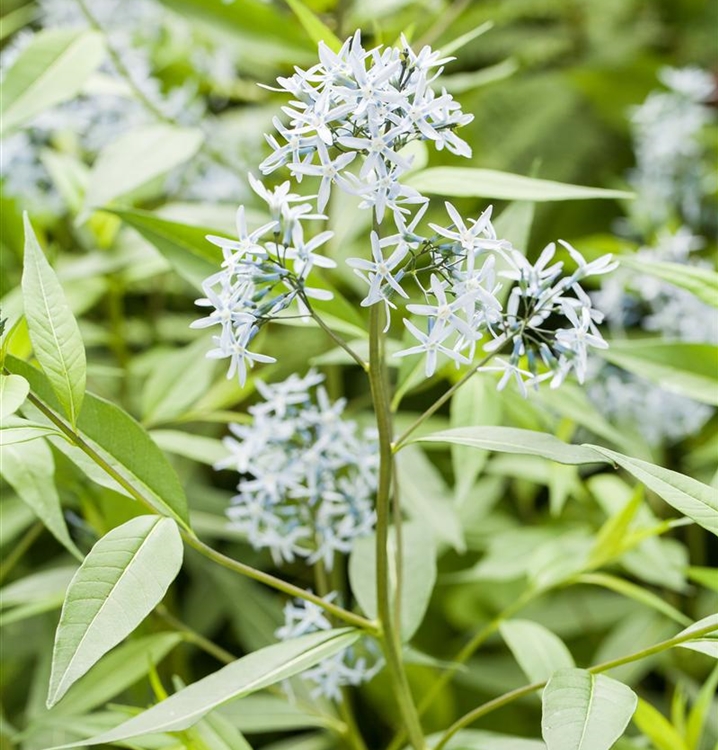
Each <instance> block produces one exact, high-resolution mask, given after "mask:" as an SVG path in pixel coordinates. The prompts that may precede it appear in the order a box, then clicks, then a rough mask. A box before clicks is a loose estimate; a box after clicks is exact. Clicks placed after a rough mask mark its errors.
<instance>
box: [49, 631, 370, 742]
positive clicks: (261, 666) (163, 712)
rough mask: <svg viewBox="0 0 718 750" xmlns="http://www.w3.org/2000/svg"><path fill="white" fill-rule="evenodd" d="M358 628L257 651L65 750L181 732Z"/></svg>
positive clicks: (322, 655)
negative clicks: (144, 736)
mask: <svg viewBox="0 0 718 750" xmlns="http://www.w3.org/2000/svg"><path fill="white" fill-rule="evenodd" d="M360 635H361V634H360V633H359V632H358V631H356V630H354V629H353V628H341V629H337V630H325V631H322V632H319V633H312V634H310V635H304V636H301V637H300V638H293V639H292V640H289V641H284V642H282V643H277V644H274V645H272V646H267V647H266V648H263V649H260V650H259V651H254V652H253V653H251V654H248V655H247V656H244V657H242V658H241V659H238V660H237V661H234V662H232V663H231V664H228V665H227V666H226V667H223V668H222V669H220V670H219V671H217V672H214V673H213V674H211V675H209V676H208V677H204V678H203V679H201V680H198V681H197V682H195V683H193V684H192V685H190V686H189V687H186V688H184V690H180V691H179V692H178V693H175V694H174V695H172V696H170V697H169V698H167V699H166V700H164V701H162V702H161V703H158V704H157V705H156V706H153V707H152V708H150V709H149V710H147V711H145V712H143V713H141V714H140V715H139V716H135V717H133V718H131V719H129V720H128V721H125V722H124V723H122V724H120V726H119V727H116V728H115V729H111V730H110V731H109V732H104V733H103V734H100V735H98V736H96V737H91V738H90V739H87V740H82V741H80V742H75V743H72V744H70V745H63V746H62V747H82V746H84V745H100V744H103V743H108V744H109V743H113V742H118V741H120V740H127V739H130V738H132V737H139V736H141V735H144V734H153V733H155V732H176V731H180V730H182V729H187V728H188V727H191V726H192V725H193V724H195V723H196V722H198V721H199V720H200V719H201V718H202V717H203V716H205V715H206V714H207V713H208V712H209V711H211V710H212V709H214V708H217V707H218V706H221V705H222V704H224V703H227V702H229V701H231V700H235V699H236V698H241V697H243V696H245V695H249V694H250V693H254V692H256V691H258V690H262V689H263V688H265V687H268V686H270V685H274V684H275V683H277V682H280V681H281V680H284V679H287V678H288V677H292V676H293V675H295V674H299V673H300V672H303V671H304V670H305V669H308V668H309V667H312V666H313V665H314V664H317V663H318V662H320V661H322V660H323V659H326V658H328V657H330V656H333V655H334V654H336V653H338V652H339V651H342V650H343V649H345V648H347V647H348V646H351V644H352V643H354V642H355V641H356V640H357V639H358V638H359V637H360Z"/></svg>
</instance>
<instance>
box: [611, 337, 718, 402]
mask: <svg viewBox="0 0 718 750" xmlns="http://www.w3.org/2000/svg"><path fill="white" fill-rule="evenodd" d="M597 353H598V354H599V355H600V356H601V357H603V358H604V359H605V360H606V361H608V362H610V363H611V364H613V365H617V366H618V367H622V368H623V369H624V370H628V371H629V372H632V373H634V374H635V375H638V376H640V377H642V378H646V379H647V380H650V381H651V382H653V383H656V384H657V385H659V386H661V388H665V390H667V391H671V392H672V393H677V394H679V395H681V396H686V397H687V398H692V399H694V400H695V401H702V402H703V403H706V404H711V405H712V406H718V346H715V345H713V344H693V343H688V342H685V341H664V340H661V339H640V340H636V339H631V340H629V341H611V342H610V346H609V347H608V349H599V350H597Z"/></svg>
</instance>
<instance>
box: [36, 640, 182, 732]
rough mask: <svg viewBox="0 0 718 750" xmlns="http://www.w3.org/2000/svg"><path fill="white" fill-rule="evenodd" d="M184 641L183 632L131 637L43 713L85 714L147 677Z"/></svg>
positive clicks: (52, 716) (50, 716) (49, 715)
mask: <svg viewBox="0 0 718 750" xmlns="http://www.w3.org/2000/svg"><path fill="white" fill-rule="evenodd" d="M182 640H183V636H182V634H181V633H174V632H172V633H154V634H153V635H146V636H143V637H142V638H132V639H131V640H129V641H127V642H126V643H122V644H120V645H119V646H118V647H117V648H115V649H114V650H113V651H112V652H111V653H109V654H107V655H106V656H104V657H103V658H102V659H100V661H98V662H97V664H95V665H94V666H93V667H92V668H91V669H90V670H89V671H88V672H87V674H85V675H83V676H82V677H81V678H80V679H79V680H78V681H77V682H76V683H74V684H73V686H72V687H71V688H70V689H69V690H68V691H67V693H66V695H65V697H64V698H63V699H62V700H61V701H60V702H59V703H57V704H55V705H54V706H53V707H52V708H51V709H50V710H49V711H48V712H47V713H46V714H45V715H44V716H43V720H44V719H45V717H47V719H48V720H56V719H59V718H60V717H66V716H73V715H77V714H82V713H84V712H86V711H92V710H93V709H95V708H97V707H98V706H102V705H104V704H105V703H106V702H107V701H109V700H111V699H112V698H114V697H115V696H116V695H119V694H120V693H122V692H123V691H125V690H127V688H129V687H131V686H132V685H134V684H135V683H136V682H137V681H138V680H140V679H141V678H142V677H144V676H145V675H146V674H147V672H148V671H149V669H150V666H151V665H153V664H157V663H158V662H160V661H161V660H162V659H164V657H165V656H166V655H167V654H168V653H169V652H170V651H171V650H172V649H173V648H175V646H177V645H179V644H180V643H181V642H182Z"/></svg>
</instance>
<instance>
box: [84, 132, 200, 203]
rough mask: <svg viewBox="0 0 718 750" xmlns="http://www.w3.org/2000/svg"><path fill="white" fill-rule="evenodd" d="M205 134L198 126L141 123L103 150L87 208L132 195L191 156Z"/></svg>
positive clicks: (93, 174) (95, 166)
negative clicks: (181, 126) (184, 126)
mask: <svg viewBox="0 0 718 750" xmlns="http://www.w3.org/2000/svg"><path fill="white" fill-rule="evenodd" d="M203 139H204V136H203V134H202V131H201V130H198V129H196V128H180V127H177V126H175V125H168V124H165V123H153V124H150V125H140V126H139V127H136V128H134V129H133V130H131V131H129V132H127V133H124V134H123V135H121V136H120V137H119V138H118V139H117V140H115V141H113V142H112V143H110V144H109V145H107V146H105V148H104V149H103V150H102V151H101V152H100V155H99V156H98V157H97V159H96V161H95V163H94V164H93V166H92V170H91V171H90V177H89V180H88V185H87V194H86V199H85V207H86V208H100V207H103V206H105V205H107V204H108V203H111V202H112V201H114V200H117V199H118V198H122V197H124V196H128V195H130V194H131V193H133V192H134V191H135V190H137V189H138V188H141V187H143V186H144V185H146V184H147V183H149V182H150V181H151V180H153V179H155V178H156V177H160V176H162V175H164V174H167V172H169V171H170V170H171V169H174V168H175V167H178V166H179V165H180V164H184V163H185V162H186V161H187V160H188V159H191V158H192V157H193V156H194V155H195V154H196V153H197V151H198V150H199V148H200V146H201V145H202V141H203Z"/></svg>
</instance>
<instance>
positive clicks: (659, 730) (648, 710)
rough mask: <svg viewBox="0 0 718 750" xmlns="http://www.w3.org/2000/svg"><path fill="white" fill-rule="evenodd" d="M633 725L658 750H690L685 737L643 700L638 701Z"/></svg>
mask: <svg viewBox="0 0 718 750" xmlns="http://www.w3.org/2000/svg"><path fill="white" fill-rule="evenodd" d="M633 723H634V724H635V725H636V726H637V727H638V728H639V729H640V730H641V732H643V734H644V735H645V736H646V737H648V739H649V740H650V741H651V742H652V743H653V744H654V745H655V746H656V747H657V748H658V750H688V749H687V747H686V743H685V741H684V740H683V737H681V735H680V734H679V733H678V731H677V730H676V728H675V727H674V726H673V725H672V724H671V722H670V721H668V719H666V717H665V716H664V715H663V714H662V713H661V712H660V711H658V709H656V708H654V707H653V706H652V705H651V704H650V703H648V701H644V700H643V698H639V699H638V707H637V708H636V712H635V714H633Z"/></svg>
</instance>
